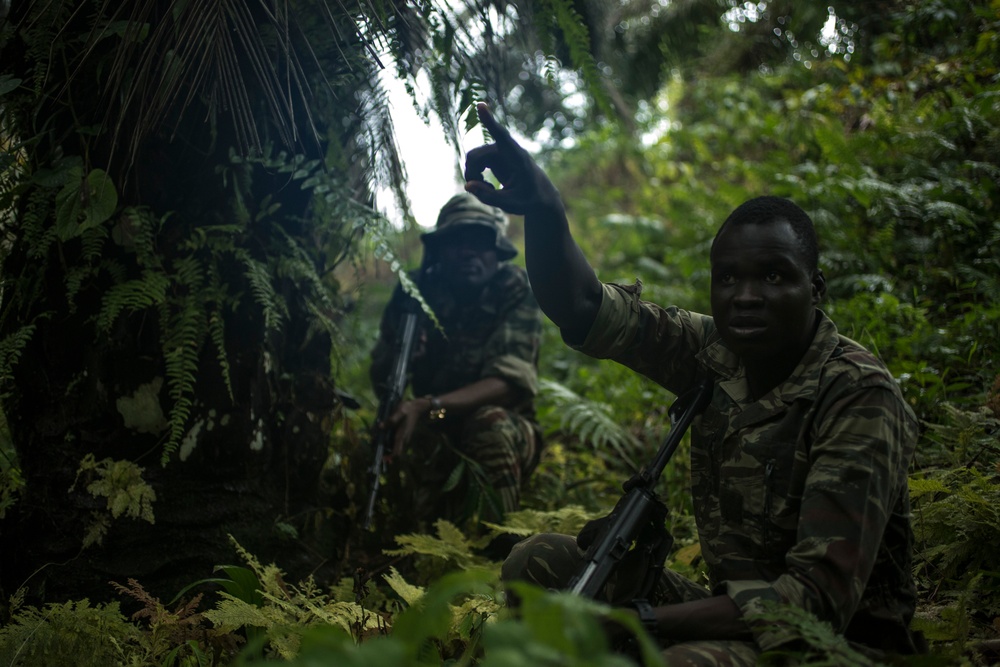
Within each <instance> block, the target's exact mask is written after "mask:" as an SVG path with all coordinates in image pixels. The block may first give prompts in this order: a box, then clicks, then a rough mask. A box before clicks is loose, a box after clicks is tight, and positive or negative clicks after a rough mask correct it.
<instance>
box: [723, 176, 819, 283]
mask: <svg viewBox="0 0 1000 667" xmlns="http://www.w3.org/2000/svg"><path fill="white" fill-rule="evenodd" d="M782 220H783V221H785V222H787V223H788V224H789V225H791V226H792V231H793V232H794V233H795V238H797V239H798V241H799V248H800V249H801V250H802V254H803V255H804V256H805V259H806V263H807V268H808V269H809V270H810V271H815V270H816V269H817V268H818V267H819V240H818V239H817V238H816V227H815V225H813V221H812V218H810V217H809V214H807V213H806V212H805V211H803V210H802V209H801V208H800V207H799V206H798V205H797V204H795V203H794V202H792V201H791V200H788V199H784V198H782V197H774V196H771V195H765V196H763V197H754V198H753V199H749V200H747V201H745V202H743V203H742V204H740V205H739V206H737V207H736V210H735V211H733V212H732V213H730V214H729V217H728V218H726V221H725V222H723V223H722V226H720V227H719V231H717V232H716V233H715V238H714V239H713V240H712V248H713V249H714V248H715V243H716V241H718V240H719V236H720V235H721V234H722V231H723V230H724V229H726V227H729V226H731V225H766V224H771V223H774V222H779V221H782Z"/></svg>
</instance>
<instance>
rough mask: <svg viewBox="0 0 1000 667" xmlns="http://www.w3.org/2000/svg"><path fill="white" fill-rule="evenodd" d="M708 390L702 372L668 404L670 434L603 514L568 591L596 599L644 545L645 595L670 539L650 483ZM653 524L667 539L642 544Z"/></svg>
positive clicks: (705, 401) (707, 379)
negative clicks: (633, 552) (624, 561)
mask: <svg viewBox="0 0 1000 667" xmlns="http://www.w3.org/2000/svg"><path fill="white" fill-rule="evenodd" d="M712 388H713V383H712V380H711V378H710V377H708V376H706V377H704V378H703V379H702V380H701V381H700V382H699V383H698V385H697V386H696V387H695V388H694V389H692V390H691V391H689V392H687V393H686V394H684V395H682V396H681V397H679V398H678V399H677V400H676V401H674V404H673V405H672V406H670V411H669V414H670V421H671V427H670V433H669V434H668V435H667V438H666V440H664V442H663V444H662V445H661V446H660V449H659V451H658V452H657V453H656V456H655V457H654V459H653V461H652V462H651V463H650V464H649V465H648V466H644V467H643V469H642V470H640V471H639V472H638V473H637V474H636V475H635V476H634V477H632V478H631V479H630V480H628V481H627V482H626V483H625V485H624V490H625V495H624V496H622V498H621V499H620V500H619V501H618V504H617V505H615V508H614V510H612V512H611V514H609V515H608V517H606V521H607V524H608V525H607V527H606V530H605V531H604V532H603V534H602V535H600V537H599V538H598V539H597V540H596V541H595V542H594V543H593V544H592V545H590V548H588V549H587V556H586V558H587V562H586V563H585V565H584V566H583V568H582V569H581V571H580V572H579V573H578V574H577V575H576V576H575V577H574V578H573V579H572V580H571V581H570V583H569V590H570V591H572V592H573V593H576V594H578V595H583V596H585V597H589V598H595V597H597V595H598V594H599V593H600V592H601V591H602V590H603V589H604V586H605V585H606V584H607V583H608V580H609V579H610V578H611V575H612V574H614V572H615V571H616V570H617V568H618V566H619V565H620V564H621V561H622V559H623V558H624V557H625V555H626V554H628V553H629V551H630V550H632V549H633V548H646V549H647V550H648V551H649V554H648V555H649V556H650V558H651V560H652V561H653V562H650V563H649V567H650V572H651V573H653V575H652V576H650V577H646V578H645V581H644V584H643V586H642V588H643V590H641V591H639V593H640V594H639V595H638V596H636V597H639V598H645V597H646V596H647V595H648V594H649V592H650V591H651V589H652V587H653V586H654V585H655V583H656V578H657V576H658V575H659V568H661V567H662V564H663V559H665V558H666V552H667V551H669V549H670V546H671V542H672V541H673V540H672V538H671V537H670V535H669V533H668V532H667V531H666V529H665V528H663V527H662V526H663V521H664V520H665V519H666V507H665V506H664V505H663V503H662V502H660V500H659V499H658V498H657V496H656V493H655V491H654V487H655V485H656V482H657V481H658V480H659V478H660V475H661V474H662V473H663V469H664V468H665V467H666V465H667V462H668V461H669V460H670V457H671V456H673V454H674V451H675V450H676V449H677V445H678V444H680V441H681V438H682V437H683V436H684V432H685V431H687V429H688V427H689V426H690V425H691V422H692V421H693V420H694V418H695V417H696V416H697V415H698V414H700V413H701V412H702V411H703V410H704V409H705V407H706V406H707V405H708V403H709V401H710V400H711V398H712ZM657 522H659V526H660V530H661V532H662V533H663V534H665V539H663V540H661V541H660V543H659V544H647V545H642V544H641V542H642V540H641V538H642V536H643V532H644V531H645V530H646V529H647V527H648V526H650V525H651V524H655V523H657ZM633 545H634V546H633ZM657 558H658V559H659V560H658V562H656V561H657Z"/></svg>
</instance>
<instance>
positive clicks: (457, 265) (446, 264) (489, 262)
mask: <svg viewBox="0 0 1000 667" xmlns="http://www.w3.org/2000/svg"><path fill="white" fill-rule="evenodd" d="M440 253H441V254H440V257H441V268H442V269H443V270H444V272H445V274H446V275H447V277H448V278H449V279H450V280H453V281H454V282H455V286H456V287H459V288H466V289H468V288H478V287H482V286H484V285H485V284H486V283H487V282H489V280H490V279H491V278H492V277H493V275H494V274H495V273H496V272H497V266H498V264H499V262H498V260H497V251H496V233H495V232H493V231H492V230H490V229H487V228H485V227H478V226H471V225H470V226H469V228H468V229H461V230H457V231H455V232H452V233H451V234H449V235H448V236H447V237H445V238H443V239H441V246H440Z"/></svg>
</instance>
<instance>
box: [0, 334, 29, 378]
mask: <svg viewBox="0 0 1000 667" xmlns="http://www.w3.org/2000/svg"><path fill="white" fill-rule="evenodd" d="M35 329H36V326H35V325H34V324H25V325H23V326H22V327H20V328H19V329H17V330H16V331H12V332H11V333H9V334H7V335H6V336H4V337H3V339H2V340H0V387H3V386H5V385H6V384H7V383H8V382H10V381H11V380H12V379H13V376H14V366H15V365H16V364H17V362H18V361H19V360H20V358H21V354H22V353H23V352H24V348H26V347H27V346H28V342H29V341H30V340H31V337H32V336H34V335H35Z"/></svg>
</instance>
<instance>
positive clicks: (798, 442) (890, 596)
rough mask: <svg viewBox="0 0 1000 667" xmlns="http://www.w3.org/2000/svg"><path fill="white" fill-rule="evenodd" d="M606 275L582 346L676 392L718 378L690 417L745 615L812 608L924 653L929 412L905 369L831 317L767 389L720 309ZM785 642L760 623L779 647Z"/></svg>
mask: <svg viewBox="0 0 1000 667" xmlns="http://www.w3.org/2000/svg"><path fill="white" fill-rule="evenodd" d="M640 291H641V285H640V284H638V283H637V284H636V285H635V286H632V287H623V286H618V285H605V286H604V298H603V302H602V305H601V309H600V312H599V315H598V317H597V320H596V321H595V323H594V325H593V327H592V329H591V331H590V333H589V335H588V337H587V339H586V340H585V341H584V342H583V344H582V345H580V346H579V349H580V350H581V351H583V352H585V353H587V354H590V355H591V356H595V357H599V358H611V359H614V360H616V361H619V362H621V363H622V364H625V365H626V366H628V367H630V368H632V369H634V370H635V371H637V372H639V373H641V374H643V375H645V376H647V377H649V378H650V379H652V380H654V381H655V382H657V383H659V384H660V385H662V386H663V387H665V388H667V389H669V390H670V391H671V392H673V393H675V394H680V393H682V392H684V391H685V390H686V389H688V388H689V387H690V386H691V385H692V383H693V382H694V380H695V378H696V377H697V375H698V374H699V373H701V372H703V371H704V370H705V369H707V370H708V371H710V372H712V373H713V374H714V375H715V376H716V378H717V383H716V387H715V391H714V393H713V397H712V401H711V404H710V405H709V407H708V408H707V409H706V411H705V413H704V414H703V415H702V416H701V417H700V418H699V419H697V420H696V421H695V423H694V424H693V426H692V445H691V492H692V494H693V501H694V508H695V518H696V521H697V524H698V534H699V538H700V542H701V551H702V556H703V557H704V559H705V562H706V564H707V566H708V571H709V576H710V586H711V588H712V590H713V592H714V593H716V594H728V595H729V596H730V597H731V598H732V599H733V600H734V601H735V602H736V604H737V605H738V606H739V607H740V608H741V609H742V610H743V611H744V613H748V612H752V611H755V610H759V609H760V603H761V601H763V600H774V601H779V602H785V603H790V604H793V605H796V606H799V607H801V608H804V609H806V610H808V611H810V612H812V613H813V614H815V615H816V616H818V617H819V618H820V619H823V620H826V621H828V622H830V623H831V624H832V625H833V626H834V628H836V629H837V630H838V631H840V632H842V633H844V635H845V636H846V637H847V638H848V639H851V640H854V641H858V642H860V643H862V644H865V645H868V646H871V647H874V648H879V649H884V650H893V651H900V652H907V653H909V652H912V650H913V646H912V639H911V637H910V633H909V631H908V626H909V621H910V619H911V618H912V616H913V612H914V607H915V599H916V592H915V589H914V585H913V579H912V573H911V559H912V556H911V550H912V541H913V535H912V531H911V527H910V516H909V515H910V507H909V492H908V488H907V472H908V468H909V464H910V460H911V458H912V456H913V449H914V446H915V443H916V438H917V432H918V430H917V422H916V417H915V416H914V414H913V412H912V410H910V408H909V406H907V405H906V403H905V402H904V400H903V398H902V395H901V393H900V391H899V389H898V387H897V386H896V383H895V381H894V380H893V378H892V376H891V375H890V373H889V372H888V370H887V369H886V368H885V366H883V365H882V363H881V362H879V360H878V359H876V358H875V356H874V355H872V354H871V353H870V352H868V351H867V350H865V349H864V348H863V347H862V346H861V345H859V344H858V343H855V342H854V341H851V340H850V339H848V338H845V337H844V336H840V335H839V334H838V333H837V328H836V326H835V325H834V323H833V322H832V321H831V320H830V319H829V318H827V317H826V315H823V314H822V313H819V314H820V322H819V326H818V329H817V332H816V335H815V338H814V339H813V342H812V345H811V347H810V348H809V349H808V351H807V352H806V354H805V355H804V356H803V358H802V359H801V361H800V362H799V365H798V367H797V368H796V369H795V371H794V372H793V373H792V375H791V376H790V377H789V379H788V380H786V381H785V382H784V383H782V384H781V385H779V386H778V387H776V388H775V389H773V390H772V391H771V392H770V393H768V394H767V395H765V396H764V397H762V398H761V399H759V400H756V401H754V400H752V399H751V398H750V395H749V391H748V386H747V382H746V376H745V373H744V369H743V367H742V364H741V362H740V360H739V358H738V357H737V356H736V355H735V354H734V353H733V352H731V351H730V350H729V349H727V348H726V346H725V345H724V343H723V342H722V340H721V339H720V337H719V334H718V332H717V331H716V328H715V324H714V321H713V320H712V318H711V317H709V316H706V315H699V314H697V313H692V312H688V311H685V310H681V309H678V308H673V307H671V308H666V309H664V308H661V307H659V306H656V305H654V304H651V303H648V302H645V301H642V300H641V299H640V298H639V293H640ZM785 640H786V638H785V637H784V636H783V635H782V634H781V633H779V632H778V631H776V630H770V631H765V632H760V633H759V634H758V636H757V643H758V645H759V646H760V648H761V649H762V650H767V649H769V648H772V647H774V646H776V645H778V644H781V643H783V642H784V641H785Z"/></svg>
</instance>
